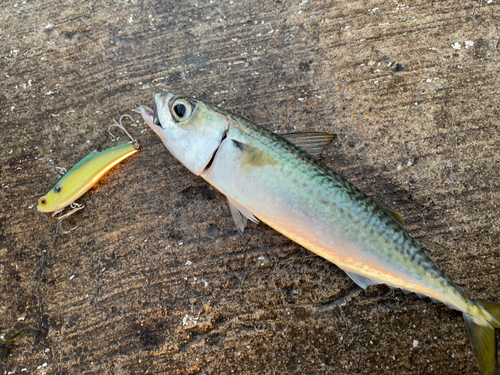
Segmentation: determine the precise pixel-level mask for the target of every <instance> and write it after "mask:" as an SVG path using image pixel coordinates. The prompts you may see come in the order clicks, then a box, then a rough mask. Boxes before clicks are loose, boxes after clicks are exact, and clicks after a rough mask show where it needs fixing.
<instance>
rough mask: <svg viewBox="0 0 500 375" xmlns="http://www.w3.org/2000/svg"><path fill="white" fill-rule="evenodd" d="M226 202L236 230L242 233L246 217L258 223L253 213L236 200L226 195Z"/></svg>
mask: <svg viewBox="0 0 500 375" xmlns="http://www.w3.org/2000/svg"><path fill="white" fill-rule="evenodd" d="M227 202H228V203H229V209H230V210H231V215H232V216H233V220H234V223H235V224H236V227H237V228H238V232H240V233H241V234H243V231H244V230H245V227H246V225H247V219H248V220H250V221H253V222H254V223H256V224H258V223H259V220H257V218H256V217H255V216H253V214H252V213H251V212H250V211H248V210H247V209H246V208H245V207H243V206H242V205H241V204H239V203H238V202H236V201H235V200H234V199H232V198H230V197H227Z"/></svg>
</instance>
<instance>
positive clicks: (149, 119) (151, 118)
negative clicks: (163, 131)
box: [139, 93, 166, 132]
mask: <svg viewBox="0 0 500 375" xmlns="http://www.w3.org/2000/svg"><path fill="white" fill-rule="evenodd" d="M165 97H166V95H165V94H164V93H158V94H154V95H153V108H149V107H148V106H145V105H141V106H140V107H139V109H140V111H141V115H142V118H143V119H144V121H146V123H147V124H148V125H149V127H150V128H151V129H153V130H154V131H155V132H156V127H161V123H160V117H159V116H158V106H157V102H158V101H159V100H165Z"/></svg>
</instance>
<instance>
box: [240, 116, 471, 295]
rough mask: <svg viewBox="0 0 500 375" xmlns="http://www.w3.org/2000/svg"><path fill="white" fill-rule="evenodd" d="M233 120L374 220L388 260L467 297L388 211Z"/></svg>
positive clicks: (271, 137) (280, 141)
mask: <svg viewBox="0 0 500 375" xmlns="http://www.w3.org/2000/svg"><path fill="white" fill-rule="evenodd" d="M232 119H233V121H235V122H236V123H237V124H238V125H239V127H240V129H241V130H242V131H243V132H244V133H246V135H247V136H248V137H250V138H253V140H254V141H255V140H258V142H260V143H261V144H262V145H263V146H264V147H265V148H267V150H268V152H269V154H270V155H271V156H273V157H275V158H279V159H282V160H283V159H284V158H286V162H287V163H289V164H290V165H291V166H292V167H295V168H298V169H299V170H302V171H303V172H305V173H306V174H307V175H308V178H310V179H311V180H314V182H315V183H317V184H320V185H321V186H322V187H323V188H325V189H329V190H332V189H333V190H335V191H336V193H337V195H338V196H339V197H340V198H341V199H344V200H348V201H349V204H350V205H352V207H353V208H355V209H356V210H358V211H359V210H362V211H364V212H365V213H366V214H367V215H369V216H370V217H372V218H373V217H374V218H375V221H376V222H377V225H375V226H374V227H375V229H373V230H374V231H377V230H378V233H375V235H376V234H378V235H381V236H383V237H384V241H385V244H386V246H384V248H382V249H381V251H382V252H384V254H383V255H384V256H385V257H388V258H393V257H394V256H395V255H396V254H394V252H397V253H398V254H397V256H396V257H397V258H398V259H399V261H400V262H401V261H402V262H403V263H404V266H405V268H409V269H411V270H412V272H414V273H417V274H420V275H421V277H422V278H424V279H431V280H432V283H433V284H437V285H436V286H437V287H438V289H439V290H440V292H441V293H443V294H449V293H450V292H451V293H452V294H456V295H457V296H462V297H463V296H464V294H463V292H462V291H461V290H460V289H459V288H458V287H457V286H456V285H455V284H454V283H453V282H452V280H451V279H450V278H449V277H448V276H447V275H446V274H445V273H444V272H443V271H441V269H440V268H439V267H438V266H437V264H436V263H434V262H433V261H432V260H431V259H430V258H429V256H428V255H427V254H426V253H425V251H424V250H422V249H421V248H420V246H419V245H418V244H417V243H416V241H415V240H414V239H413V238H411V237H410V235H409V234H408V233H407V231H406V229H405V228H404V227H403V226H402V225H401V224H400V223H399V222H398V221H397V220H396V219H394V217H393V216H392V215H390V214H389V213H387V211H385V210H384V208H383V207H382V206H381V204H380V203H378V202H377V201H376V200H374V199H373V198H371V197H369V196H368V195H366V194H365V193H364V192H362V191H361V190H359V189H358V188H357V187H356V186H354V185H353V184H352V183H350V182H349V181H347V180H346V179H345V178H343V177H342V176H340V175H339V174H337V173H335V172H334V171H333V170H332V169H331V168H328V167H327V166H326V165H325V164H324V163H323V162H321V161H319V160H318V159H316V158H314V157H312V156H310V155H309V154H307V153H305V152H304V151H302V150H301V149H300V148H298V147H297V146H295V145H294V144H292V143H290V142H289V141H288V140H286V139H285V138H283V137H281V136H279V135H278V134H275V133H272V132H270V131H268V130H266V129H264V128H262V127H260V126H257V125H254V124H252V123H250V122H249V121H247V120H244V119H241V118H232ZM371 232H372V231H371ZM381 255H382V254H381Z"/></svg>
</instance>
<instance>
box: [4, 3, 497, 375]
mask: <svg viewBox="0 0 500 375" xmlns="http://www.w3.org/2000/svg"><path fill="white" fill-rule="evenodd" d="M302 3H304V4H302ZM499 14H500V6H499V3H498V1H497V0H493V1H491V0H489V1H486V0H481V1H472V2H471V1H462V2H458V1H439V2H436V1H417V2H411V4H410V3H408V2H407V3H406V5H405V4H403V3H398V2H395V1H315V0H309V1H308V2H307V1H300V0H296V1H293V2H289V1H242V0H234V1H227V0H224V1H218V0H212V1H198V2H195V1H162V2H156V1H140V0H130V1H128V0H123V1H119V0H114V1H111V0H105V1H57V0H53V1H49V0H46V1H32V0H27V1H20V0H19V1H4V2H2V3H1V4H0V38H1V39H0V72H1V78H0V134H1V136H2V148H1V151H0V164H1V172H0V173H1V175H0V177H1V189H0V202H2V205H1V213H0V316H1V319H0V332H1V333H3V334H5V335H6V337H7V336H9V335H10V334H13V333H15V332H16V331H17V330H19V329H21V328H25V327H34V328H37V329H39V330H40V331H41V334H40V335H39V336H38V337H37V338H36V339H35V338H22V339H19V340H17V341H16V342H15V343H14V345H13V347H12V351H11V355H10V356H9V358H8V363H7V364H6V365H0V370H1V371H2V373H3V374H14V373H15V374H20V373H30V374H42V373H44V372H45V373H46V374H57V373H59V374H142V373H151V374H158V373H169V374H170V373H171V374H196V373H213V374H218V373H220V374H231V373H236V374H239V373H245V374H255V373H283V374H290V373H295V374H300V373H303V374H308V373H317V374H320V373H321V374H325V373H326V374H355V373H356V374H387V373H393V374H396V373H397V374H440V375H444V374H477V373H478V369H477V367H476V364H475V360H474V357H473V354H472V351H471V347H470V344H469V340H468V337H467V334H466V331H465V327H464V324H463V321H462V317H461V314H460V313H458V312H456V311H452V310H449V309H448V308H446V307H445V306H443V305H440V304H433V303H432V302H431V301H430V300H429V299H423V300H421V299H419V298H417V297H416V296H415V295H405V294H403V293H402V292H400V291H389V289H388V288H386V287H384V286H377V287H370V288H368V289H367V290H366V291H362V290H360V289H359V288H358V287H357V286H356V285H355V284H354V283H353V282H352V281H351V280H350V279H349V278H348V277H347V276H346V275H345V274H344V273H343V272H342V271H340V270H339V269H338V268H337V267H336V266H334V265H333V264H330V263H328V262H327V261H325V260H323V259H321V258H319V257H317V256H315V255H314V254H312V253H310V252H308V251H307V250H305V249H303V248H301V247H299V246H298V245H296V244H294V243H293V242H291V241H290V240H288V239H286V238H285V237H283V236H282V235H280V234H279V233H276V232H275V231H273V230H271V229H270V228H268V227H267V226H265V225H264V224H259V225H255V224H251V225H250V227H249V229H248V230H247V231H245V233H244V235H242V236H240V235H239V234H238V233H237V232H236V227H235V225H234V223H233V222H232V219H231V215H230V212H229V209H228V206H227V203H226V201H225V199H224V198H223V197H222V196H221V194H219V193H218V192H217V191H215V190H214V189H213V188H211V187H210V186H208V185H207V184H206V183H205V182H204V181H203V180H202V179H200V178H198V177H196V176H194V175H192V174H191V173H190V172H189V171H188V170H187V169H185V168H184V167H183V166H182V165H180V163H178V162H177V161H176V160H175V159H174V158H173V157H172V156H171V155H169V154H168V152H167V150H166V149H165V147H164V146H163V144H162V143H161V142H160V140H159V139H158V138H157V137H156V136H155V135H154V134H153V132H152V131H150V130H149V129H148V128H147V126H146V125H145V124H144V123H143V121H142V120H141V119H140V115H139V114H138V111H137V108H138V106H139V104H146V105H149V106H151V105H152V94H153V93H154V92H157V91H161V90H165V91H169V92H174V93H184V94H188V95H192V96H196V97H198V98H201V99H204V100H206V101H209V102H212V103H215V104H217V105H220V106H221V107H224V108H226V109H228V110H231V111H233V112H235V113H237V114H242V115H244V116H246V117H248V118H250V119H251V120H253V121H254V122H256V123H258V124H261V125H263V126H265V127H267V128H269V129H273V130H276V131H277V132H290V131H294V130H295V131H300V130H311V131H313V130H315V131H328V132H333V133H337V134H338V135H339V137H338V139H337V140H336V141H335V142H334V144H333V145H332V146H330V147H329V148H328V150H327V151H326V153H325V154H324V156H325V161H326V162H327V164H328V165H329V166H331V167H332V168H334V169H335V170H337V171H338V172H339V173H341V174H343V175H344V176H345V177H347V178H348V179H349V180H351V181H352V182H353V183H355V184H356V185H357V186H358V187H360V188H361V189H363V190H365V191H366V192H367V193H369V194H370V195H373V196H375V197H377V198H378V199H379V200H380V201H382V202H384V203H385V204H388V205H390V206H392V207H394V208H395V209H397V210H398V211H399V212H401V213H402V215H403V216H404V218H405V221H406V226H407V228H408V230H409V232H410V234H411V235H412V236H413V237H415V238H417V239H418V241H419V243H420V244H421V245H422V246H423V247H424V248H425V249H426V250H427V251H428V252H429V254H430V256H431V257H432V258H433V259H434V260H435V261H436V262H437V263H438V264H439V265H440V266H441V267H442V268H443V269H444V270H445V272H447V273H448V274H449V275H450V276H451V277H452V278H453V279H454V280H455V281H456V283H457V284H458V285H460V286H462V287H463V288H464V290H465V291H466V292H467V293H468V295H469V296H470V297H471V298H474V299H484V300H488V301H494V302H500V286H499V285H500V278H499V270H500V253H499V250H500V249H499V247H500V246H499V243H500V232H499V229H500V223H499V220H498V216H499V212H498V211H499V210H498V208H499V204H500V192H499V191H500V190H499V188H500V173H499V171H500V167H499V162H500V156H499V155H500V153H499V151H500V150H499V149H500V136H499V127H498V116H499V91H500V90H499V86H500V85H499V83H500V82H499V73H500V71H499V52H500V51H499V48H500V44H499V41H500V31H499V29H498V25H499V22H500V20H499ZM126 113H127V114H130V115H132V116H133V117H134V119H135V120H137V121H136V123H135V124H133V125H127V128H128V129H129V131H130V132H131V133H132V134H133V135H134V136H136V137H137V138H138V139H139V141H140V143H141V145H142V150H141V152H140V153H139V154H137V155H135V156H133V157H132V158H130V159H129V160H127V161H125V162H123V163H122V164H120V165H119V166H117V167H115V168H114V169H113V170H112V171H111V172H110V173H109V174H108V175H107V176H106V177H105V178H104V179H103V180H102V181H101V182H100V183H99V184H98V185H97V186H96V187H95V188H94V189H92V190H91V191H89V192H88V193H87V194H86V195H85V196H84V197H82V198H81V199H80V200H79V202H80V203H83V204H85V206H86V207H85V209H84V210H83V211H81V212H80V213H78V214H77V215H75V216H74V218H72V219H71V220H69V221H68V222H67V223H65V226H66V227H69V226H70V225H78V229H76V230H75V231H73V232H72V233H71V234H69V235H67V236H58V237H57V238H56V240H55V242H54V244H53V246H51V243H52V241H53V238H54V232H55V222H54V221H53V220H52V219H51V218H50V215H47V214H42V213H39V212H37V211H36V202H37V200H38V198H39V197H41V196H42V195H43V194H44V193H45V192H46V191H48V189H49V188H50V187H51V186H52V185H53V184H54V183H55V181H57V179H58V175H57V173H56V171H55V169H54V167H56V166H59V167H66V168H69V167H71V166H72V165H74V164H75V163H77V162H78V161H79V160H80V159H82V158H83V157H84V156H86V155H87V154H88V153H90V152H91V151H93V150H95V149H99V150H100V149H106V148H109V147H111V146H112V145H114V144H116V143H113V142H112V141H111V137H110V136H109V135H108V133H107V128H108V125H109V124H111V122H112V119H113V118H115V119H118V118H119V117H120V116H121V115H122V114H126ZM122 139H125V138H124V136H123V137H122ZM42 260H45V261H44V262H43V264H42V265H41V263H42ZM498 336H499V335H498V332H497V337H498ZM23 369H25V370H24V371H23Z"/></svg>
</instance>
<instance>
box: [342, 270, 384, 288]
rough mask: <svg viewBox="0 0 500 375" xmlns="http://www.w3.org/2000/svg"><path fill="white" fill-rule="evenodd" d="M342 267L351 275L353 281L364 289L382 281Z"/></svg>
mask: <svg viewBox="0 0 500 375" xmlns="http://www.w3.org/2000/svg"><path fill="white" fill-rule="evenodd" d="M341 269H342V271H344V272H345V273H346V274H347V276H349V277H350V278H351V279H352V281H354V282H355V283H356V284H357V285H358V286H359V287H361V288H363V289H366V288H367V287H369V286H370V285H376V284H381V282H379V281H377V280H373V279H370V278H369V277H368V276H365V275H361V274H360V273H357V272H354V271H351V270H346V269H344V268H341Z"/></svg>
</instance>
